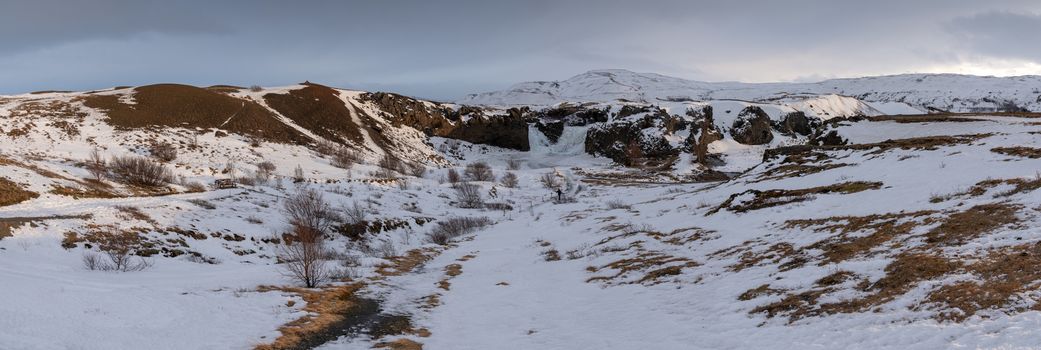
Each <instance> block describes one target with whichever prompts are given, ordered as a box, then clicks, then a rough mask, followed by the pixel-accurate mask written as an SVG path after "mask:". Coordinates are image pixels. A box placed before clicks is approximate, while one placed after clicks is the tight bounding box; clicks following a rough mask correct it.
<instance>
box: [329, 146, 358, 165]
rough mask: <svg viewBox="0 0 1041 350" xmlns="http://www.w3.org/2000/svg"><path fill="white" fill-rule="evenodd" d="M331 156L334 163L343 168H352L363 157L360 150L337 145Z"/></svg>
mask: <svg viewBox="0 0 1041 350" xmlns="http://www.w3.org/2000/svg"><path fill="white" fill-rule="evenodd" d="M330 156H331V157H332V165H333V166H335V167H337V168H342V169H350V168H351V167H352V166H354V164H355V163H358V159H360V158H361V156H359V155H358V152H356V151H355V150H352V149H350V148H347V147H337V148H336V149H335V150H334V151H333V152H332V154H330Z"/></svg>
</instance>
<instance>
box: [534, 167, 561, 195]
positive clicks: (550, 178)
mask: <svg viewBox="0 0 1041 350" xmlns="http://www.w3.org/2000/svg"><path fill="white" fill-rule="evenodd" d="M539 182H541V183H542V186H546V188H548V189H551V190H556V189H559V188H560V185H561V183H560V178H559V177H557V174H556V173H554V172H552V171H551V172H548V173H545V174H542V176H541V177H539Z"/></svg>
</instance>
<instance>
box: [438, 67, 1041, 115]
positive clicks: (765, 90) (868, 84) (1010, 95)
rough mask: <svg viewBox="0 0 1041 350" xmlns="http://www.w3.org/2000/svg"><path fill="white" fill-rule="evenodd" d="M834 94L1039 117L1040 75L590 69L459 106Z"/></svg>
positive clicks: (896, 104) (894, 108) (878, 104)
mask: <svg viewBox="0 0 1041 350" xmlns="http://www.w3.org/2000/svg"><path fill="white" fill-rule="evenodd" d="M832 94H835V95H842V96H850V97H854V98H856V99H859V100H861V101H863V102H866V103H868V104H869V105H871V106H872V107H873V108H875V109H876V110H878V111H879V112H881V113H883V114H915V113H914V112H915V111H922V112H927V111H948V112H993V111H997V110H1005V109H1014V108H1020V109H1025V110H1030V111H1041V77H1039V76H1021V77H1007V78H999V77H980V76H970V75H956V74H904V75H892V76H878V77H865V78H852V79H832V80H825V81H822V82H817V83H737V82H720V83H710V82H700V81H693V80H685V79H680V78H674V77H668V76H664V75H659V74H650V73H635V72H631V71H627V70H594V71H590V72H587V73H583V74H579V75H576V76H574V77H571V78H569V79H567V80H563V81H553V82H545V81H540V82H527V83H520V84H516V85H514V86H512V87H510V88H508V89H506V90H502V91H495V92H487V93H481V94H474V95H470V96H467V97H465V98H463V99H461V100H460V101H458V102H459V103H463V104H476V105H499V106H509V105H554V104H557V103H561V102H610V101H617V100H627V101H639V102H645V103H660V102H665V101H684V100H694V101H714V100H730V99H737V100H746V101H755V102H769V101H777V100H780V99H787V98H791V97H792V96H800V95H832Z"/></svg>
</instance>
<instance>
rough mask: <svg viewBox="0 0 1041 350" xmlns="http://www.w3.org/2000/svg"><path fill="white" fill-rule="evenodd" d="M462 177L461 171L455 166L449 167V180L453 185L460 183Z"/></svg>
mask: <svg viewBox="0 0 1041 350" xmlns="http://www.w3.org/2000/svg"><path fill="white" fill-rule="evenodd" d="M459 180H461V179H460V177H459V172H458V171H456V170H455V168H451V169H448V182H449V183H451V184H452V185H455V184H457V183H459Z"/></svg>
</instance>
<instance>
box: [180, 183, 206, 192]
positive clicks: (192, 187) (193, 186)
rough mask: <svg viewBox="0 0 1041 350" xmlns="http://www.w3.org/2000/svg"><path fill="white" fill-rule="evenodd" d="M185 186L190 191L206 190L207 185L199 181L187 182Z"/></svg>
mask: <svg viewBox="0 0 1041 350" xmlns="http://www.w3.org/2000/svg"><path fill="white" fill-rule="evenodd" d="M184 188H185V189H187V190H188V192H206V185H203V184H202V183H201V182H198V181H192V182H186V183H185V184H184Z"/></svg>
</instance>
